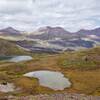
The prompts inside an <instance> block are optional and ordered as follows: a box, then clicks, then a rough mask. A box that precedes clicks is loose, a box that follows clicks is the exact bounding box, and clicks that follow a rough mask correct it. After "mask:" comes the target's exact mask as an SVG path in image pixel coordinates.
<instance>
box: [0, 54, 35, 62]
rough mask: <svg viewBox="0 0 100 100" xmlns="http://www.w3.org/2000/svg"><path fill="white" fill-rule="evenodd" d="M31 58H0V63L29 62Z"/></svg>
mask: <svg viewBox="0 0 100 100" xmlns="http://www.w3.org/2000/svg"><path fill="white" fill-rule="evenodd" d="M32 59H33V58H32V57H31V56H24V55H23V56H0V61H7V62H21V61H29V60H32Z"/></svg>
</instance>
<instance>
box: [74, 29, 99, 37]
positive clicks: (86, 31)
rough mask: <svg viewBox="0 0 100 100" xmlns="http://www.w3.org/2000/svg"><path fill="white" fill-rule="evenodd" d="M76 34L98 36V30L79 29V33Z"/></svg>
mask: <svg viewBox="0 0 100 100" xmlns="http://www.w3.org/2000/svg"><path fill="white" fill-rule="evenodd" d="M76 34H84V35H96V36H100V28H96V29H93V30H85V29H81V30H80V31H78V32H76Z"/></svg>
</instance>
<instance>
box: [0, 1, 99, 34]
mask: <svg viewBox="0 0 100 100" xmlns="http://www.w3.org/2000/svg"><path fill="white" fill-rule="evenodd" d="M10 26H11V27H14V28H16V29H19V30H23V31H33V30H35V29H37V28H39V27H45V26H53V27H56V26H60V27H63V28H65V29H66V30H68V31H71V32H74V31H78V30H80V29H94V28H96V27H99V26H100V0H0V28H5V27H10Z"/></svg>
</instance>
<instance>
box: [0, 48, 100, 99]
mask: <svg viewBox="0 0 100 100" xmlns="http://www.w3.org/2000/svg"><path fill="white" fill-rule="evenodd" d="M37 70H50V71H57V72H61V73H63V74H64V76H65V77H68V78H69V79H70V81H71V82H72V86H71V87H70V88H66V89H64V90H63V91H54V90H52V89H50V88H47V87H43V86H40V85H39V81H38V79H36V78H28V77H24V76H23V75H24V74H25V73H28V72H31V71H37ZM2 82H9V83H14V84H15V86H16V87H20V88H21V90H20V89H19V90H18V91H15V92H10V93H2V92H0V97H2V96H4V97H5V96H9V95H12V96H16V97H21V96H26V98H30V99H25V100H100V97H99V98H98V97H97V96H100V48H95V49H90V50H86V51H79V52H67V53H62V54H54V55H49V54H37V55H36V54H35V55H33V60H31V61H26V62H20V63H9V62H0V83H2ZM55 93H56V94H55ZM59 93H60V94H59ZM66 93H68V94H66ZM70 93H71V94H70ZM74 93H75V94H74ZM40 94H44V95H40ZM45 94H48V95H45ZM72 94H73V95H72ZM78 94H86V95H95V96H96V97H91V96H86V95H78ZM29 95H37V96H32V98H34V99H31V97H29ZM27 96H28V97H27ZM40 98H41V99H40ZM42 98H43V99H42ZM59 98H61V99H59ZM66 98H69V99H66ZM73 98H75V99H73ZM76 98H78V99H76ZM80 98H81V99H80ZM84 98H86V99H84ZM90 98H91V99H90ZM92 98H93V99H92ZM9 100H10V99H9ZM11 100H20V99H11ZM21 100H24V99H21Z"/></svg>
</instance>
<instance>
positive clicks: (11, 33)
mask: <svg viewBox="0 0 100 100" xmlns="http://www.w3.org/2000/svg"><path fill="white" fill-rule="evenodd" d="M0 35H3V36H6V35H7V36H18V35H21V32H20V31H18V30H16V29H14V28H12V27H8V28H5V29H1V30H0Z"/></svg>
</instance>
